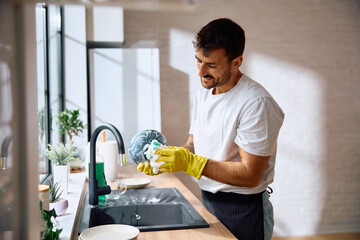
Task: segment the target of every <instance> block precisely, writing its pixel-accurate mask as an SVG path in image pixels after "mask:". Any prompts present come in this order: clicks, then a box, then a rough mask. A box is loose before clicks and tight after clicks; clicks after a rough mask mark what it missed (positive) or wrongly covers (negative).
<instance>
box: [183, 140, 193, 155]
mask: <svg viewBox="0 0 360 240" xmlns="http://www.w3.org/2000/svg"><path fill="white" fill-rule="evenodd" d="M183 148H186V149H187V150H189V151H190V152H192V153H194V145H193V144H191V143H188V142H187V143H185V145H184V146H183Z"/></svg>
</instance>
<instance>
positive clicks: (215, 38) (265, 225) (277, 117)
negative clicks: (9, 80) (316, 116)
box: [138, 19, 284, 240]
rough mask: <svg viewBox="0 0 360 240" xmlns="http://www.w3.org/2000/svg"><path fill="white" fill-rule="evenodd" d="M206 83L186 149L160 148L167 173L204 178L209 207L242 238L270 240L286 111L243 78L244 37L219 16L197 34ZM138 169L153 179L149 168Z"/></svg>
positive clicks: (198, 57)
mask: <svg viewBox="0 0 360 240" xmlns="http://www.w3.org/2000/svg"><path fill="white" fill-rule="evenodd" d="M194 45H195V47H196V54H195V58H196V60H197V67H198V69H199V72H198V74H199V76H200V80H201V84H202V86H203V87H204V88H203V89H201V90H200V91H199V93H198V94H197V95H196V97H195V101H194V105H193V113H192V120H191V128H190V131H189V139H188V141H187V143H186V144H185V146H184V147H169V148H166V149H160V150H157V151H156V153H157V154H159V155H161V157H160V158H159V159H158V161H161V162H164V164H163V165H162V166H161V168H160V170H161V172H173V171H184V172H185V173H187V174H190V175H192V176H194V177H196V178H198V179H199V186H200V188H201V189H202V201H203V204H204V206H205V207H206V208H207V209H208V210H209V211H210V212H211V213H213V214H214V215H215V216H216V217H217V218H218V219H219V220H220V221H221V222H222V223H223V224H224V225H225V226H226V227H227V228H228V229H229V230H230V231H231V232H232V233H233V234H234V235H235V236H236V237H237V238H239V239H250V240H257V239H261V240H262V239H269V240H270V239H271V236H272V231H273V225H274V220H273V212H272V205H271V203H270V201H269V194H268V192H267V191H266V189H267V187H268V185H269V184H270V183H272V182H273V179H274V165H275V157H276V145H277V144H276V143H277V137H278V134H279V131H280V128H281V125H282V123H283V120H284V113H283V112H282V110H281V108H280V107H279V106H278V105H277V103H276V102H275V100H274V99H273V98H272V97H271V95H270V94H269V93H268V92H267V91H266V90H265V89H264V88H263V87H262V86H261V85H260V84H258V83H257V82H255V81H254V80H252V79H250V78H249V77H248V76H246V75H245V74H243V73H241V72H240V70H239V68H240V66H241V64H242V61H243V56H242V55H243V52H244V46H245V34H244V31H243V29H242V28H241V27H240V26H239V25H238V24H236V23H235V22H233V21H232V20H230V19H217V20H214V21H211V22H210V23H208V24H207V25H206V26H204V27H203V28H202V29H201V30H200V31H199V32H198V34H197V36H196V39H195V42H194ZM138 170H139V171H143V172H145V173H146V174H150V175H153V172H152V168H151V166H150V165H149V164H145V165H144V164H141V165H139V166H138Z"/></svg>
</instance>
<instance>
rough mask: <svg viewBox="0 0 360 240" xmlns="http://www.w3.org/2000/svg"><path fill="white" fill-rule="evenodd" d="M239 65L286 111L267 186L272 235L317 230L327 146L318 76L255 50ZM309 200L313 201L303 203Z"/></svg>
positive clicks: (320, 211) (320, 81) (321, 92)
mask: <svg viewBox="0 0 360 240" xmlns="http://www.w3.org/2000/svg"><path fill="white" fill-rule="evenodd" d="M241 69H243V70H244V72H245V73H246V74H247V75H249V76H250V77H251V78H253V79H254V80H255V81H257V82H259V83H260V84H262V85H263V86H264V87H265V88H266V89H267V90H268V91H269V92H270V94H271V95H272V96H273V97H274V98H275V100H276V101H277V102H278V104H279V105H280V107H281V108H282V109H283V111H284V113H285V121H284V124H283V126H282V129H281V131H280V135H279V138H278V154H277V163H276V173H275V182H274V183H273V184H272V185H273V186H271V187H273V188H274V191H275V194H274V195H273V197H272V202H273V204H274V208H275V213H276V214H275V222H276V224H275V225H276V226H275V234H276V235H298V234H299V235H301V234H302V233H309V232H316V228H317V226H318V225H319V222H320V221H321V219H320V218H321V214H322V210H323V209H322V208H323V200H324V199H323V198H324V190H323V188H325V187H326V184H325V183H326V181H325V180H326V176H325V174H322V171H323V172H324V171H325V170H324V169H321V166H322V165H321V164H323V162H322V160H323V158H324V157H323V155H324V151H325V150H326V149H325V148H326V142H325V140H324V139H323V138H322V136H324V126H323V124H324V119H323V116H324V115H323V112H324V111H325V109H324V106H323V101H324V99H323V98H324V96H323V95H324V93H323V88H324V86H323V85H322V84H323V79H321V77H320V76H319V75H318V74H316V73H315V72H313V71H311V70H309V69H305V68H303V67H300V66H297V65H294V64H292V63H289V62H284V61H279V60H278V59H275V58H272V57H269V56H265V55H261V54H259V53H254V52H251V53H249V54H247V56H246V59H245V60H244V65H243V66H242V67H241ZM307 176H308V177H307ZM284 186H286V188H284ZM309 198H310V199H311V198H312V199H313V201H312V204H311V205H308V204H307V205H303V204H302V202H307V201H305V200H307V199H309ZM302 200H304V201H302ZM301 215H302V216H301ZM291 225H292V226H294V225H296V226H298V227H296V228H294V227H291ZM290 229H291V230H290ZM295 231H296V232H295Z"/></svg>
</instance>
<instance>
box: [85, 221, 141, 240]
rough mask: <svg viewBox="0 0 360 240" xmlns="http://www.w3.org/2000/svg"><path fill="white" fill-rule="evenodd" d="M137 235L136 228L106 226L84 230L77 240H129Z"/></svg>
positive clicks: (119, 225)
mask: <svg viewBox="0 0 360 240" xmlns="http://www.w3.org/2000/svg"><path fill="white" fill-rule="evenodd" d="M139 233H140V231H139V229H138V228H136V227H133V226H130V225H123V224H108V225H102V226H97V227H92V228H88V229H86V230H85V231H83V232H82V233H81V234H80V237H79V240H99V239H106V240H111V239H116V240H130V239H136V238H137V236H138V235H139Z"/></svg>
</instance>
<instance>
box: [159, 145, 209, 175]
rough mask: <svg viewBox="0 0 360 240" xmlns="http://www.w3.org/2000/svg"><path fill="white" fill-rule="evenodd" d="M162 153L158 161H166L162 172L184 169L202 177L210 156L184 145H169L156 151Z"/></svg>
mask: <svg viewBox="0 0 360 240" xmlns="http://www.w3.org/2000/svg"><path fill="white" fill-rule="evenodd" d="M155 153H156V154H159V155H161V157H160V158H158V159H157V160H156V161H159V162H165V163H164V164H163V165H161V167H160V171H162V172H177V171H184V172H185V173H186V174H189V175H191V176H194V177H196V178H197V179H200V177H201V173H202V171H203V170H204V167H205V165H206V163H207V161H208V158H206V157H202V156H199V155H195V154H193V153H191V152H190V151H189V150H188V149H186V148H183V147H168V148H164V149H158V150H156V152H155Z"/></svg>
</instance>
